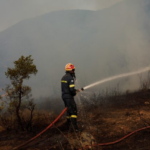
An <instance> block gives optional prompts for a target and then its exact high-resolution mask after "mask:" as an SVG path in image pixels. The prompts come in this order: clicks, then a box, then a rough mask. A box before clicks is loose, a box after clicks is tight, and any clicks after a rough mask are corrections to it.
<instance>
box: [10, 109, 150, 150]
mask: <svg viewBox="0 0 150 150" xmlns="http://www.w3.org/2000/svg"><path fill="white" fill-rule="evenodd" d="M66 110H67V108H65V109H64V110H63V111H62V112H61V114H60V115H59V116H58V117H57V118H56V119H55V120H54V121H53V122H52V123H51V124H50V125H49V126H47V127H46V128H45V129H44V130H43V131H41V132H40V133H39V134H37V135H36V136H34V137H33V138H31V139H30V140H28V141H27V142H25V143H23V144H21V145H19V146H17V147H15V148H13V150H17V149H19V148H21V147H23V146H25V145H26V144H29V143H30V142H32V141H33V140H35V139H36V138H38V137H39V136H40V135H41V134H43V133H44V132H46V131H47V130H48V129H49V128H50V127H52V125H53V124H54V123H55V122H57V120H58V119H59V118H60V117H61V116H62V115H63V114H64V113H65V111H66ZM148 128H150V126H147V127H143V128H140V129H137V130H135V131H133V132H131V133H129V134H127V135H126V136H124V137H122V138H120V139H118V140H116V141H113V142H108V143H100V144H93V145H89V146H85V147H82V148H80V149H78V150H82V149H85V148H89V147H95V146H107V145H113V144H116V143H119V142H121V141H122V140H124V139H126V138H127V137H129V136H131V135H132V134H134V133H136V132H139V131H142V130H145V129H148Z"/></svg>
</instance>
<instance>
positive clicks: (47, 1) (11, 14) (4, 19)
mask: <svg viewBox="0 0 150 150" xmlns="http://www.w3.org/2000/svg"><path fill="white" fill-rule="evenodd" d="M120 1H122V0H0V31H3V30H5V29H7V28H8V27H10V26H12V25H13V24H16V23H17V22H19V21H21V20H24V19H27V18H31V17H35V16H39V15H42V14H45V13H48V12H51V11H58V10H66V9H88V10H99V9H103V8H106V7H110V6H111V5H113V4H115V3H117V2H120Z"/></svg>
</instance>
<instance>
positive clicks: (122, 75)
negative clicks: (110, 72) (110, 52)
mask: <svg viewBox="0 0 150 150" xmlns="http://www.w3.org/2000/svg"><path fill="white" fill-rule="evenodd" d="M149 70H150V67H146V68H144V69H140V70H137V71H133V72H129V73H123V74H120V75H116V76H112V77H109V78H106V79H103V80H100V81H97V82H95V83H92V84H90V85H88V86H85V87H83V88H81V90H82V91H84V90H86V89H88V88H91V87H93V86H96V85H98V84H102V83H104V82H108V81H112V80H115V79H118V78H123V77H127V76H132V75H135V74H138V73H142V72H146V71H149Z"/></svg>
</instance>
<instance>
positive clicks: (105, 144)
mask: <svg viewBox="0 0 150 150" xmlns="http://www.w3.org/2000/svg"><path fill="white" fill-rule="evenodd" d="M148 128H150V126H147V127H143V128H140V129H137V130H135V131H133V132H131V133H129V134H127V135H125V136H124V137H122V138H120V139H118V140H116V141H113V142H108V143H100V144H93V145H88V146H85V147H82V148H80V149H78V150H83V149H85V148H89V147H95V146H107V145H113V144H116V143H119V142H121V141H122V140H124V139H126V138H127V137H129V136H131V135H132V134H134V133H136V132H139V131H142V130H145V129H148Z"/></svg>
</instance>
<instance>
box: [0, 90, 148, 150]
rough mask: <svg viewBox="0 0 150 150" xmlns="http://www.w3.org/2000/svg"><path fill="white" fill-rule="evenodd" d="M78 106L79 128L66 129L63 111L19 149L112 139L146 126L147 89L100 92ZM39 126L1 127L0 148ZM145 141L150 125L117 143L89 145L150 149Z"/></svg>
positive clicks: (53, 149)
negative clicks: (26, 128)
mask: <svg viewBox="0 0 150 150" xmlns="http://www.w3.org/2000/svg"><path fill="white" fill-rule="evenodd" d="M78 108H79V115H78V116H79V118H78V124H79V127H80V129H81V130H82V131H81V132H79V133H75V132H74V131H73V129H72V128H70V129H68V128H67V127H66V125H65V115H64V116H63V117H62V118H61V119H60V120H59V121H58V122H57V123H56V124H55V125H54V126H53V127H52V128H51V129H49V130H48V131H46V132H45V133H44V134H42V135H41V136H40V137H39V138H37V139H36V140H34V141H32V142H31V143H29V144H27V145H25V146H24V147H22V148H20V150H59V149H60V150H67V149H68V150H70V149H74V150H75V149H79V148H82V147H85V146H86V145H91V144H97V143H108V142H112V141H116V140H117V139H120V138H122V137H123V136H125V135H127V134H129V133H131V132H132V131H134V130H137V129H139V128H142V127H146V126H150V91H148V90H147V91H138V92H134V93H128V94H125V95H115V96H109V97H101V96H100V97H99V98H97V100H93V98H91V101H90V102H88V103H86V104H85V103H84V105H82V106H80V107H79V106H78ZM42 129H43V128H42ZM42 129H36V130H33V132H30V133H27V132H19V133H18V132H15V131H6V130H3V129H1V132H0V150H12V149H13V148H14V147H16V146H18V145H20V144H22V143H24V142H26V141H28V140H29V139H30V138H32V137H33V136H35V135H36V134H38V133H39V132H40V131H41V130H42ZM149 141H150V129H146V130H142V131H139V132H137V133H135V134H133V135H131V136H130V137H128V138H127V139H124V140H123V141H121V142H119V143H116V144H113V145H107V146H96V147H93V148H92V149H96V150H150V142H149ZM88 148H89V149H90V147H88ZM88 148H86V149H88Z"/></svg>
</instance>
